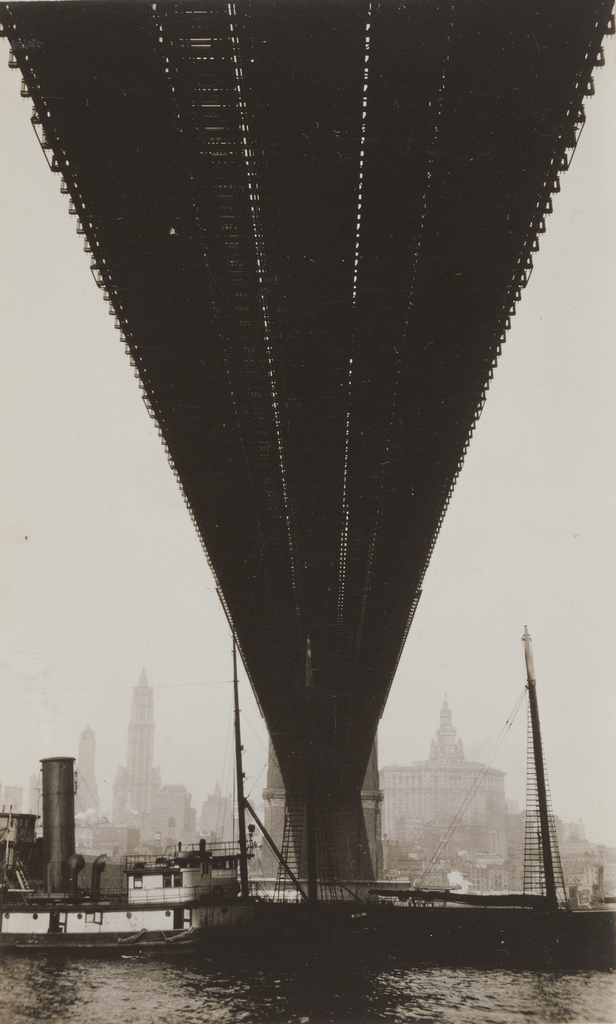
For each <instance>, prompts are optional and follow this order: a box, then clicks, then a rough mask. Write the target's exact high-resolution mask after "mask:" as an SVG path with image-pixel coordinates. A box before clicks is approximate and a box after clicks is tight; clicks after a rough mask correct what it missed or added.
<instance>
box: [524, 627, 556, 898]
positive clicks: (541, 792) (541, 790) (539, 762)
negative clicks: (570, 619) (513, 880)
mask: <svg viewBox="0 0 616 1024" xmlns="http://www.w3.org/2000/svg"><path fill="white" fill-rule="evenodd" d="M522 640H523V641H524V657H525V660H526V677H527V689H528V703H529V708H530V721H531V729H532V734H533V756H534V761H535V778H536V780H537V799H538V803H539V823H540V828H541V850H542V854H543V872H544V877H545V891H546V897H547V899H548V900H549V902H550V904H551V905H552V906H553V907H554V908H556V907H557V906H558V899H557V897H556V881H555V878H554V861H553V859H552V843H551V839H550V819H549V815H548V799H547V790H546V784H545V765H544V762H543V747H542V744H541V728H540V726H539V707H538V704H537V683H536V680H535V664H534V661H533V651H532V647H531V642H530V635H529V633H528V626H525V627H524V636H523V637H522Z"/></svg>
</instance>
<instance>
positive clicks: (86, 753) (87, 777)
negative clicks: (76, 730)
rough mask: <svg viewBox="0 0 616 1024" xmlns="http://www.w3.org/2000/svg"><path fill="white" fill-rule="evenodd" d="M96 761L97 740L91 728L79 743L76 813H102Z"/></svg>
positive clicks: (86, 730) (82, 735)
mask: <svg viewBox="0 0 616 1024" xmlns="http://www.w3.org/2000/svg"><path fill="white" fill-rule="evenodd" d="M95 760H96V739H95V736H94V732H93V730H92V729H91V728H90V726H88V727H87V729H84V731H83V732H82V734H81V739H80V741H79V755H78V757H77V795H76V797H75V811H76V812H77V813H85V812H86V811H89V810H92V809H93V810H95V811H96V814H97V816H98V814H99V812H100V799H99V796H98V786H97V785H96V777H95V775H94V762H95Z"/></svg>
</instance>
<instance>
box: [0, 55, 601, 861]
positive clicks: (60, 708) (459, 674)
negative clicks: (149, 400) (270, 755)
mask: <svg viewBox="0 0 616 1024" xmlns="http://www.w3.org/2000/svg"><path fill="white" fill-rule="evenodd" d="M1 43H2V54H3V56H2V60H1V61H0V96H1V103H2V105H1V119H2V138H3V146H2V156H1V159H2V189H1V190H0V217H1V220H2V226H3V245H2V247H1V252H0V259H1V261H2V262H1V272H0V304H1V309H2V329H3V341H2V355H3V367H2V374H1V377H0V416H1V418H2V425H1V435H0V436H1V438H2V442H1V448H0V459H1V469H2V477H1V479H2V488H3V493H2V503H1V506H0V507H1V509H2V512H1V522H0V527H1V533H0V553H1V558H2V593H1V600H0V610H1V613H2V622H1V625H2V637H1V641H0V643H1V653H0V663H1V674H0V700H1V707H2V743H1V744H0V784H2V785H23V786H24V788H26V790H27V784H28V778H29V776H30V774H31V773H32V772H33V771H36V770H37V769H38V762H39V759H40V758H41V757H46V756H50V755H54V754H63V755H74V756H76V754H77V749H78V744H79V736H80V734H81V732H82V730H83V729H85V727H86V726H87V725H90V726H91V727H92V728H93V729H94V730H95V732H96V741H97V778H98V786H99V790H100V791H101V794H102V803H103V809H107V810H109V811H110V810H111V786H112V783H113V778H114V775H115V772H116V770H117V767H118V765H119V764H124V763H125V762H126V738H127V724H128V717H129V711H130V695H131V689H132V687H133V686H134V685H135V684H136V683H137V681H138V679H139V675H140V672H141V668H142V666H143V665H145V666H146V669H147V673H148V677H149V679H150V682H151V683H152V685H153V686H154V687H155V693H154V702H155V719H156V734H155V761H156V763H157V764H159V765H160V768H161V773H162V780H163V782H168V783H178V782H181V783H184V784H185V785H186V786H187V788H188V789H189V791H191V792H192V793H193V803H194V805H195V806H196V807H197V808H198V810H199V811H200V808H201V801H202V800H203V799H204V798H205V796H206V795H207V793H209V792H211V791H212V790H213V788H214V785H215V783H216V781H217V779H219V780H220V781H221V783H222V784H223V789H225V790H227V789H228V786H229V784H228V781H227V780H228V777H229V771H230V765H231V746H230V725H231V711H232V708H231V702H232V691H231V685H230V682H229V680H230V678H231V641H230V636H229V631H228V628H227V626H226V623H225V619H224V615H223V613H222V611H221V609H220V607H219V605H218V600H217V598H216V594H215V592H214V588H213V583H212V579H211V576H210V574H209V571H208V568H207V564H206V561H205V558H204V555H203V553H202V550H201V547H200V545H199V543H198V540H197V537H196V535H195V533H194V530H193V527H192V524H191V522H190V519H189V517H188V514H187V513H186V510H185V507H184V504H183V501H182V499H181V497H180V494H179V492H178V489H177V486H176V483H175V480H174V478H173V475H172V473H171V471H170V469H169V467H168V464H167V461H166V458H165V455H164V452H163V449H162V446H161V443H160V439H159V438H158V435H157V433H156V432H155V429H154V428H153V425H152V421H151V420H150V418H149V417H148V414H147V412H146V409H145V407H144V405H143V403H142V401H141V397H140V392H139V389H138V386H137V380H136V379H135V377H134V375H133V370H132V368H131V367H130V365H129V361H128V357H127V356H126V355H125V354H124V348H123V345H122V344H121V343H120V341H119V335H118V332H117V331H115V330H114V328H113V318H112V317H110V316H109V315H108V306H107V305H106V304H105V303H104V301H103V299H102V295H101V293H100V292H99V290H98V289H97V287H96V286H95V284H94V281H93V279H92V276H91V274H90V270H89V256H88V255H86V254H85V253H84V251H83V239H82V238H81V237H79V236H78V235H77V234H76V233H75V218H73V217H70V216H69V215H68V198H67V197H66V196H63V195H61V194H60V189H59V184H60V181H59V176H58V175H53V174H51V173H50V171H49V169H48V167H47V164H46V161H45V158H44V155H43V153H42V152H41V150H40V148H39V145H38V142H37V141H36V138H35V136H34V132H33V130H32V127H31V125H30V120H29V118H30V112H31V104H30V101H29V100H23V99H21V98H20V95H19V86H20V75H19V72H18V71H9V70H8V68H7V63H6V62H7V59H8V46H7V45H6V41H5V40H2V41H1ZM615 52H616V50H615V45H614V39H613V38H612V39H610V40H608V41H607V42H606V58H607V63H606V66H605V67H604V68H601V69H597V71H596V72H595V84H596V95H595V96H594V97H593V98H591V99H589V100H587V103H586V111H587V117H588V120H587V124H586V126H585V128H584V131H583V133H582V137H581V141H580V143H579V146H578V150H577V152H576V154H575V157H574V159H573V164H572V168H571V170H570V171H568V172H567V173H566V174H565V175H564V176H563V178H562V191H561V193H560V194H559V195H557V196H555V197H554V213H553V215H552V216H551V217H549V218H548V224H547V233H546V235H544V236H542V237H541V249H540V252H539V253H538V254H537V255H536V258H535V269H534V272H533V275H532V277H531V280H530V283H529V285H528V287H527V288H526V290H525V291H524V293H523V298H522V303H521V305H520V307H519V312H518V313H517V314H516V316H515V317H514V319H513V326H512V329H511V331H510V333H509V337H508V341H507V344H506V346H505V348H504V351H503V355H502V357H501V360H500V365H499V367H498V369H497V371H496V374H495V378H494V381H493V382H492V385H491V387H490V391H489V394H488V401H487V404H486V407H485V409H484V412H483V415H482V418H481V421H480V423H479V426H478V429H477V430H476V432H475V437H474V440H473V442H472V445H471V448H470V452H469V454H468V457H467V460H466V465H465V467H464V470H463V472H462V475H461V478H460V480H459V482H458V485H457V487H456V491H455V494H454V498H453V501H452V504H451V506H450V510H449V512H448V515H447V518H446V520H445V524H444V526H443V529H442V532H441V536H440V538H439V541H438V543H437V546H436V552H435V554H434V556H433V559H432V563H431V566H430V569H429V571H428V575H427V578H426V585H425V590H424V594H423V597H422V599H421V602H420V604H419V609H418V612H417V615H416V617H415V622H414V625H413V629H412V631H411V635H410V637H409V640H408V642H407V646H406V650H405V652H404V656H403V658H402V661H401V664H400V667H399V670H398V674H397V677H396V680H395V683H394V686H393V688H392V692H391V695H390V699H389V703H388V706H387V709H386V711H385V715H384V717H383V721H382V723H381V728H380V733H379V737H380V739H379V742H380V763H381V765H384V764H387V763H392V762H394V761H396V762H397V763H398V764H407V763H409V762H411V761H413V760H419V759H424V758H426V757H427V756H428V750H429V745H430V740H431V738H432V736H433V734H434V732H435V730H436V728H437V726H438V713H439V709H440V706H441V704H442V700H443V695H444V694H445V693H447V696H448V700H449V704H450V706H451V708H452V711H453V721H454V725H455V726H456V728H457V729H458V733H459V735H460V736H461V737H462V739H463V741H464V745H465V752H466V755H467V757H469V758H472V759H475V760H481V761H484V760H486V758H487V757H488V754H489V752H490V750H491V748H492V745H493V743H494V741H495V740H496V738H497V737H498V735H499V734H500V732H501V729H502V727H503V725H504V723H505V720H506V719H507V716H508V714H509V712H510V711H511V710H512V708H513V706H514V704H515V702H516V700H517V697H518V696H519V694H520V692H521V690H522V688H523V685H524V661H523V655H522V647H521V643H520V638H521V636H522V633H523V628H524V625H525V624H528V627H529V630H530V632H531V635H532V637H533V641H534V653H535V665H536V670H537V679H538V692H539V701H540V712H541V720H542V727H543V735H544V747H545V752H546V758H547V766H548V775H549V779H550V784H551V790H552V799H553V804H554V810H555V812H556V813H557V814H558V815H559V816H560V817H562V818H564V819H565V820H573V819H577V818H582V819H583V821H584V822H585V824H586V829H587V836H588V837H589V838H590V839H592V840H594V841H598V842H605V843H608V844H610V845H613V846H616V813H615V811H616V804H615V799H614V784H613V778H614V768H615V767H616V755H615V754H614V732H615V730H614V723H615V719H616V696H615V688H614V682H613V677H614V665H615V664H616V634H615V630H614V627H613V622H614V598H615V594H616V583H615V580H616V571H615V570H616V564H615V563H616V544H615V541H614V519H615V517H616V488H615V485H614V465H613V463H614V452H615V449H616V412H615V402H614V382H615V378H616V372H615V371H616V365H615V364H616V354H615V350H614V345H613V341H612V337H613V333H614V327H613V325H614V323H615V322H616V289H615V287H614V274H615V270H616V63H615ZM243 691H244V696H243V712H244V714H243V728H244V744H245V747H246V765H245V767H246V771H247V775H248V792H251V791H252V796H253V798H255V799H256V800H259V799H260V793H261V790H262V789H263V786H264V784H265V774H264V769H265V764H266V733H265V730H264V727H263V724H262V723H261V721H260V718H259V714H258V711H257V710H256V706H255V703H254V701H253V700H252V699H251V698H250V695H249V687H248V684H247V683H245V682H244V684H243ZM525 729H526V725H525V719H524V715H523V714H520V715H519V716H518V720H517V721H516V724H515V725H514V726H513V728H512V729H511V731H510V733H509V735H508V737H507V741H506V743H505V744H504V745H503V747H502V748H501V749H500V751H499V753H498V755H497V757H496V760H495V761H494V765H495V767H497V768H501V769H502V770H504V771H506V772H507V778H506V791H507V795H508V796H509V797H512V798H514V799H518V800H520V801H521V803H522V802H523V797H524V772H525V757H526V738H525ZM26 796H27V792H26Z"/></svg>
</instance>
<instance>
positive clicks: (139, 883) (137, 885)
mask: <svg viewBox="0 0 616 1024" xmlns="http://www.w3.org/2000/svg"><path fill="white" fill-rule="evenodd" d="M133 884H134V887H135V889H143V878H141V877H140V876H139V875H135V881H134V883H133Z"/></svg>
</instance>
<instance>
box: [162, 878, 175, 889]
mask: <svg viewBox="0 0 616 1024" xmlns="http://www.w3.org/2000/svg"><path fill="white" fill-rule="evenodd" d="M172 877H173V876H172V875H163V887H164V888H165V889H170V888H171V879H172Z"/></svg>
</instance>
